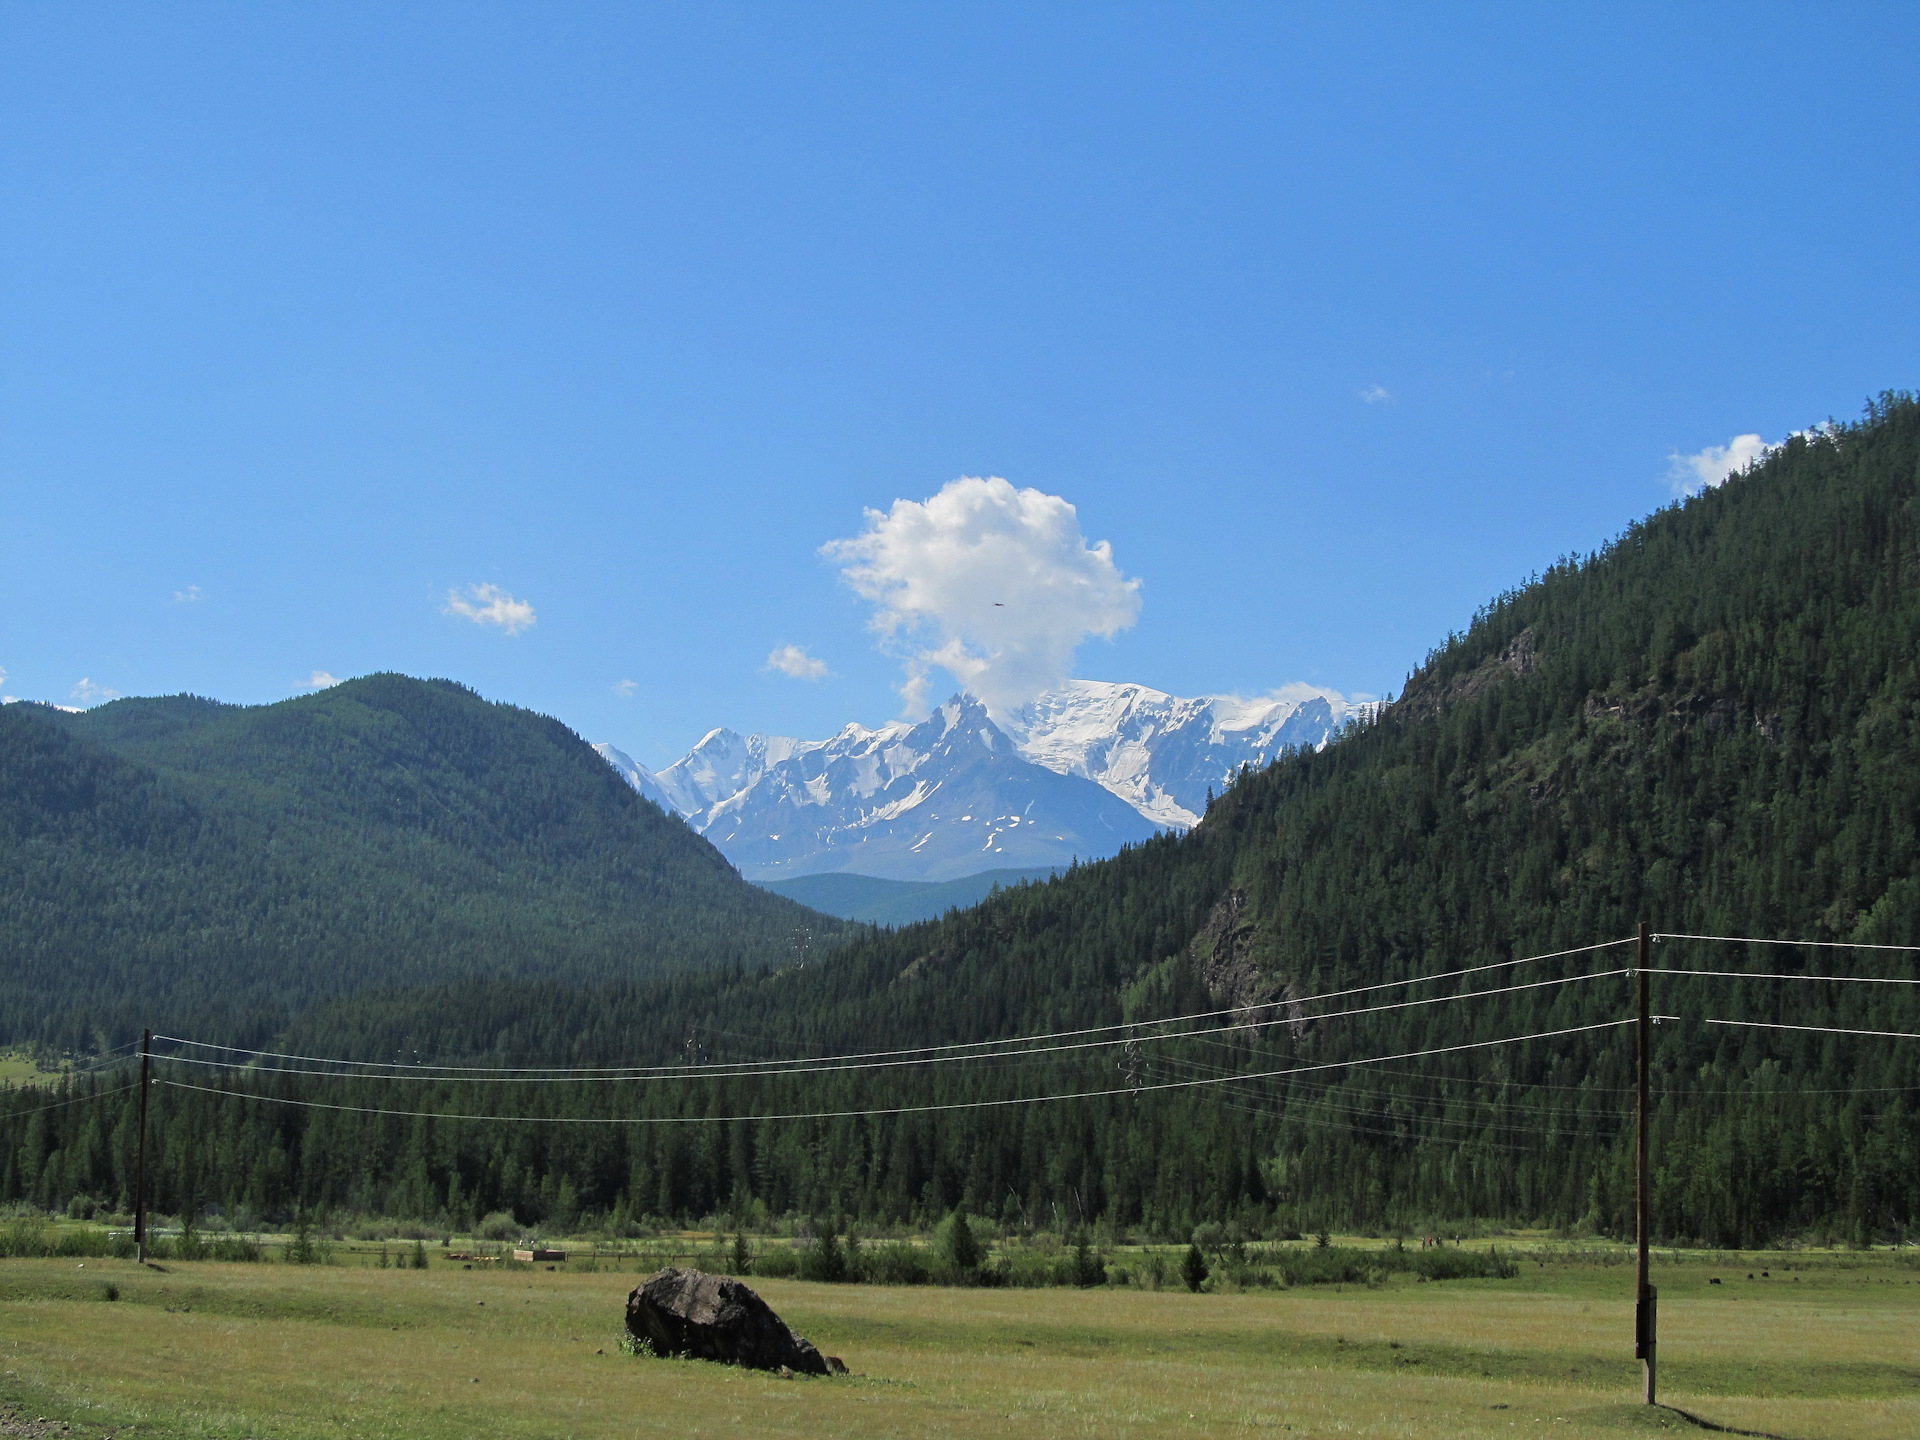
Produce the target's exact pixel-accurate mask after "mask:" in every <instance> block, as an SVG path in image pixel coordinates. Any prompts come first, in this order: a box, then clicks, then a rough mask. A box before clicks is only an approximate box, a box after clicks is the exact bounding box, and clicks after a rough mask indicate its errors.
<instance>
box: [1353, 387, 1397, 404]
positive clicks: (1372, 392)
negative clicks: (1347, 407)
mask: <svg viewBox="0 0 1920 1440" xmlns="http://www.w3.org/2000/svg"><path fill="white" fill-rule="evenodd" d="M1360 398H1361V399H1362V400H1364V401H1366V402H1367V404H1369V405H1384V404H1386V403H1387V401H1389V400H1391V399H1393V392H1392V391H1391V390H1389V389H1387V387H1386V386H1384V385H1369V386H1367V388H1366V389H1364V390H1362V391H1361V392H1360Z"/></svg>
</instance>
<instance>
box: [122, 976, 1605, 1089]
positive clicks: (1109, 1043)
mask: <svg viewBox="0 0 1920 1440" xmlns="http://www.w3.org/2000/svg"><path fill="white" fill-rule="evenodd" d="M1627 973H1628V972H1627V971H1626V970H1625V969H1624V968H1622V969H1616V970H1596V971H1593V972H1590V973H1588V974H1585V975H1563V976H1559V977H1557V978H1555V979H1552V980H1528V981H1523V982H1521V983H1519V984H1516V985H1502V986H1497V987H1495V988H1493V989H1490V990H1465V991H1461V992H1460V993H1458V994H1455V995H1424V996H1420V997H1418V998H1416V999H1412V1000H1392V1001H1389V1002H1387V1003H1386V1004H1384V1005H1362V1006H1356V1007H1354V1008H1353V1009H1350V1010H1333V1011H1325V1012H1322V1013H1320V1014H1316V1015H1296V1014H1288V1015H1286V1016H1284V1017H1274V1018H1271V1019H1266V1020H1248V1021H1246V1022H1244V1023H1243V1024H1241V1025H1236V1026H1232V1027H1230V1029H1233V1030H1259V1029H1265V1028H1268V1027H1270V1026H1273V1025H1294V1024H1304V1023H1305V1022H1307V1021H1309V1020H1312V1021H1324V1020H1343V1019H1348V1018H1351V1017H1353V1016H1357V1015H1376V1014H1380V1013H1382V1012H1384V1011H1388V1010H1406V1009H1410V1008H1413V1007H1415V1006H1422V1005H1451V1004H1455V1003H1458V1002H1459V1001H1462V1000H1479V999H1485V998H1487V997H1489V996H1494V995H1509V994H1513V993H1515V992H1517V991H1522V990H1539V989H1543V988H1546V987H1548V986H1552V985H1572V984H1576V983H1578V982H1580V981H1584V980H1605V979H1608V978H1610V977H1613V976H1617V975H1625V974H1627ZM1284 1003H1286V1004H1287V1006H1288V1008H1289V1010H1291V1009H1293V1008H1294V1007H1296V1006H1299V1005H1302V1004H1305V1003H1306V1002H1305V1001H1288V1002H1284ZM1216 1013H1230V1014H1239V1013H1241V1012H1240V1011H1238V1010H1235V1011H1230V1012H1216ZM1153 1023H1156V1024H1160V1023H1167V1022H1153ZM1083 1033H1086V1032H1083ZM1218 1033H1219V1032H1218V1031H1217V1030H1180V1031H1172V1032H1162V1033H1160V1034H1150V1035H1139V1036H1133V1035H1123V1036H1115V1037H1112V1038H1109V1039H1104V1040H1072V1041H1069V1042H1066V1043H1064V1044H1059V1045H1035V1044H1033V1043H1031V1041H1030V1040H1028V1039H1023V1038H1019V1037H1016V1038H1014V1039H1011V1040H1006V1041H1002V1042H999V1043H1001V1044H1002V1045H1004V1046H1007V1047H1009V1048H1005V1049H999V1050H982V1051H978V1052H975V1053H972V1054H958V1055H936V1054H924V1053H923V1054H920V1055H919V1056H918V1058H912V1059H872V1060H848V1061H846V1062H844V1063H827V1061H831V1060H832V1059H833V1057H825V1059H823V1060H822V1061H820V1062H807V1061H803V1060H791V1061H777V1062H766V1063H764V1064H763V1065H762V1068H759V1069H742V1068H727V1067H725V1066H718V1065H699V1066H688V1065H676V1066H666V1067H660V1066H643V1067H636V1068H635V1069H634V1070H632V1071H619V1072H612V1073H609V1072H608V1071H606V1070H604V1069H602V1068H600V1067H593V1068H591V1069H587V1070H583V1071H580V1072H562V1073H558V1074H531V1075H529V1074H521V1073H518V1072H515V1073H511V1074H453V1075H444V1074H420V1073H417V1072H415V1071H413V1070H411V1069H406V1070H399V1071H395V1072H390V1073H386V1074H379V1075H354V1074H352V1073H343V1072H341V1071H339V1070H301V1069H293V1068H289V1067H285V1066H272V1067H264V1068H258V1069H256V1067H254V1066H253V1065H251V1064H241V1063H239V1062H236V1061H227V1060H200V1059H196V1058H194V1057H192V1056H188V1055H159V1056H155V1057H154V1058H155V1059H157V1060H162V1061H165V1062H167V1063H169V1064H174V1065H199V1066H205V1067H210V1068H215V1069H227V1070H250V1071H254V1073H257V1074H261V1075H303V1076H315V1077H321V1078H326V1079H367V1080H375V1081H392V1080H412V1081H426V1082H431V1083H434V1084H467V1085H573V1084H587V1083H592V1082H595V1081H614V1082H622V1081H624V1082H631V1083H655V1082H658V1081H663V1080H668V1081H678V1080H698V1079H729V1080H730V1079H764V1078H769V1077H777V1076H785V1075H824V1074H835V1073H841V1072H845V1071H849V1070H890V1069H899V1068H903V1067H908V1066H924V1065H949V1064H971V1063H976V1062H979V1061H983V1060H1002V1059H1013V1058H1021V1057H1025V1056H1035V1055H1054V1054H1061V1053H1064V1052H1068V1051H1075V1050H1100V1049H1109V1048H1112V1047H1114V1046H1123V1045H1129V1044H1134V1043H1159V1042H1161V1041H1168V1040H1187V1039H1200V1040H1203V1041H1205V1040H1209V1039H1211V1038H1212V1037H1213V1036H1215V1035H1217V1034H1218ZM189 1043H193V1042H189ZM328 1063H330V1062H328ZM740 1063H742V1064H746V1063H759V1062H740Z"/></svg>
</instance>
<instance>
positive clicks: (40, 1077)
mask: <svg viewBox="0 0 1920 1440" xmlns="http://www.w3.org/2000/svg"><path fill="white" fill-rule="evenodd" d="M61 1073H62V1072H61V1071H59V1070H42V1069H41V1068H40V1066H39V1064H38V1062H36V1061H35V1060H34V1058H33V1056H32V1055H31V1054H29V1053H27V1052H26V1051H24V1050H7V1051H0V1085H45V1084H48V1083H49V1082H51V1081H54V1080H58V1079H59V1078H60V1076H61Z"/></svg>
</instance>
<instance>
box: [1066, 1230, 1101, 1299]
mask: <svg viewBox="0 0 1920 1440" xmlns="http://www.w3.org/2000/svg"><path fill="white" fill-rule="evenodd" d="M1066 1266H1067V1271H1068V1274H1067V1283H1068V1284H1069V1285H1077V1286H1079V1287H1080V1288H1081V1289H1082V1290H1088V1289H1091V1288H1092V1287H1093V1286H1095V1285H1104V1284H1106V1283H1107V1262H1106V1261H1104V1260H1102V1259H1101V1258H1100V1257H1099V1256H1098V1255H1097V1254H1095V1253H1094V1249H1093V1245H1092V1243H1091V1242H1090V1241H1089V1240H1088V1239H1087V1236H1086V1232H1084V1231H1082V1232H1081V1235H1080V1238H1079V1240H1078V1241H1077V1242H1075V1244H1074V1247H1073V1254H1072V1255H1071V1256H1069V1257H1068V1259H1067V1261H1066Z"/></svg>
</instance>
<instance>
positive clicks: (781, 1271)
mask: <svg viewBox="0 0 1920 1440" xmlns="http://www.w3.org/2000/svg"><path fill="white" fill-rule="evenodd" d="M753 1273H754V1274H755V1275H759V1276H764V1277H765V1278H767V1279H769V1280H791V1279H792V1278H793V1277H794V1276H796V1275H798V1274H799V1273H800V1254H799V1252H798V1251H797V1250H795V1249H794V1248H793V1247H792V1246H791V1245H772V1246H768V1247H767V1248H766V1249H764V1250H762V1251H761V1252H760V1253H759V1254H758V1255H755V1256H754V1257H753Z"/></svg>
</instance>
